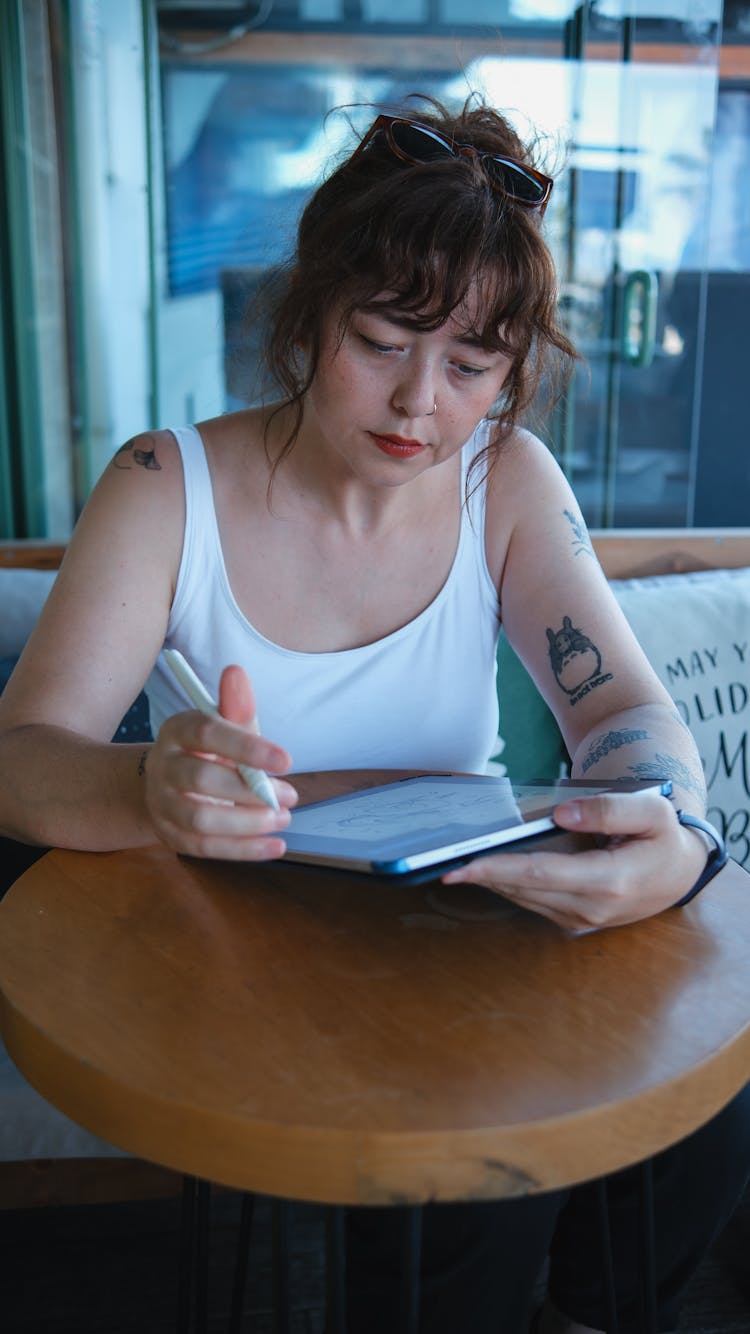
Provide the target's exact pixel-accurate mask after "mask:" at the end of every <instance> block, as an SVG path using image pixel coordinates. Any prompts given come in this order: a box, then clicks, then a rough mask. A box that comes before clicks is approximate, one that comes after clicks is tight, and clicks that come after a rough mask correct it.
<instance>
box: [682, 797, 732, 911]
mask: <svg viewBox="0 0 750 1334" xmlns="http://www.w3.org/2000/svg"><path fill="white" fill-rule="evenodd" d="M677 819H678V820H679V822H680V824H684V825H688V826H689V827H690V828H691V829H700V830H701V832H702V833H703V834H708V837H709V838H710V839H712V840H713V842H714V844H715V847H713V848H712V849H711V851H710V852H709V854H708V861H707V862H706V865H705V866H704V868H703V870H702V872H701V874H700V875H699V876H698V879H697V880H696V882H695V884H694V885H693V888H692V889H690V890H688V892H687V894H685V895H684V897H683V898H681V899H678V900H677V902H676V903H675V904H673V905H672V906H673V907H674V908H684V906H685V904H686V903H689V902H690V900H691V899H694V898H695V896H696V894H700V892H701V890H702V889H704V888H705V886H706V885H707V884H708V882H709V880H713V878H714V876H715V875H718V873H719V871H720V870H721V868H722V867H723V866H726V864H727V862H728V860H729V855H728V853H727V849H726V844H725V842H724V839H723V838H722V837H721V834H720V833H719V831H718V829H714V826H713V825H712V824H709V822H708V820H702V819H701V818H700V816H698V815H688V814H687V812H686V811H678V812H677Z"/></svg>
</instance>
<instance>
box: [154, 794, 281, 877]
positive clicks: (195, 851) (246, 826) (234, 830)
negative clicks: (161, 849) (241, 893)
mask: <svg viewBox="0 0 750 1334" xmlns="http://www.w3.org/2000/svg"><path fill="white" fill-rule="evenodd" d="M289 819H290V812H289V810H288V809H286V808H284V809H282V810H280V811H273V810H271V808H270V807H269V806H263V805H259V804H256V805H255V806H252V807H246V806H236V805H233V804H228V803H219V802H212V801H210V800H208V799H205V798H197V797H194V796H191V795H186V794H184V793H171V794H170V793H165V794H164V796H163V800H162V802H161V805H160V807H159V827H158V832H159V836H160V837H161V839H162V841H163V842H165V843H167V844H168V846H169V847H172V848H174V849H175V850H176V851H178V852H182V853H186V854H187V855H189V856H194V857H219V858H223V859H225V860H231V861H266V860H268V859H270V858H274V857H281V856H283V854H284V852H285V850H286V844H285V843H284V840H283V837H282V835H283V831H284V829H285V828H286V826H287V825H288V824H289Z"/></svg>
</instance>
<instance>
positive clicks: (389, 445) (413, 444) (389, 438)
mask: <svg viewBox="0 0 750 1334" xmlns="http://www.w3.org/2000/svg"><path fill="white" fill-rule="evenodd" d="M367 434H368V435H369V437H370V439H371V440H373V441H374V442H375V444H376V445H377V447H378V449H382V451H383V453H384V454H388V455H389V456H390V457H391V458H393V459H411V458H414V456H415V455H416V454H420V453H421V452H422V450H423V449H426V448H427V446H426V445H424V444H422V442H421V440H406V439H405V438H404V437H403V436H402V435H377V434H376V433H375V432H374V431H368V433H367Z"/></svg>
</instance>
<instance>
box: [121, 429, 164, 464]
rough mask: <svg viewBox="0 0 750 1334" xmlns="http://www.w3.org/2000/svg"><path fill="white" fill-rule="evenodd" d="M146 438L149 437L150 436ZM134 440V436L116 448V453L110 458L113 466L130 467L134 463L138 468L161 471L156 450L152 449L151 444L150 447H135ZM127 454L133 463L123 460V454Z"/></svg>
mask: <svg viewBox="0 0 750 1334" xmlns="http://www.w3.org/2000/svg"><path fill="white" fill-rule="evenodd" d="M141 438H142V437H141ZM148 438H149V439H151V437H150V436H149V437H148ZM135 440H136V437H135V436H134V437H133V439H132V440H127V441H126V442H125V444H124V445H120V448H119V449H118V450H117V453H116V454H115V456H114V459H113V460H112V462H113V463H114V465H115V467H116V468H132V466H133V463H136V464H137V465H138V467H139V468H147V469H148V470H149V471H150V472H161V464H160V462H159V460H158V459H157V457H156V450H155V449H154V447H153V444H152V446H151V449H139V448H136V443H135ZM127 454H129V455H130V457H131V458H132V460H133V463H127V462H126V461H125V456H126V455H127Z"/></svg>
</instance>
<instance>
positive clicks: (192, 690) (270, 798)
mask: <svg viewBox="0 0 750 1334" xmlns="http://www.w3.org/2000/svg"><path fill="white" fill-rule="evenodd" d="M164 659H165V661H166V664H167V666H168V667H169V669H170V671H171V672H172V675H173V676H174V677H175V679H176V680H177V681H179V683H180V685H181V686H182V688H183V690H184V691H185V694H186V695H187V697H188V699H189V700H190V702H191V704H193V705H194V706H195V708H196V709H200V712H201V713H205V714H207V716H208V717H210V718H220V717H221V714H220V713H219V709H218V706H217V705H216V703H215V702H214V700H212V698H211V696H210V695H209V693H208V691H207V690H206V687H205V686H204V684H203V682H202V681H201V680H199V678H198V677H197V676H196V674H195V672H194V671H193V669H192V667H191V666H190V664H189V663H188V662H187V661H186V660H185V658H184V657H183V656H182V654H181V653H180V652H179V651H178V650H177V649H174V648H167V649H165V650H164ZM253 730H254V731H255V732H256V734H259V732H260V728H259V725H258V719H257V717H256V718H255V721H254V725H253ZM236 767H237V772H238V773H239V775H240V777H241V778H242V780H243V782H245V783H246V784H247V786H248V787H249V788H250V789H251V791H253V792H254V793H255V795H256V797H260V799H261V801H264V802H265V803H266V805H267V806H270V807H271V809H272V810H274V811H278V810H280V809H281V807H280V806H279V802H278V799H277V797H276V793H275V792H274V789H273V784H272V782H271V780H270V778H269V777H268V774H267V773H265V772H264V770H263V769H251V768H250V766H249V765H247V764H238V765H237V766H236Z"/></svg>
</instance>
